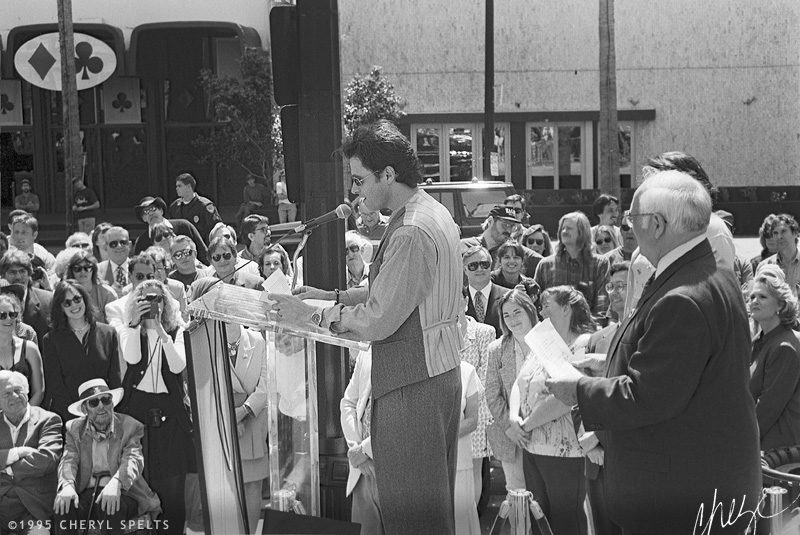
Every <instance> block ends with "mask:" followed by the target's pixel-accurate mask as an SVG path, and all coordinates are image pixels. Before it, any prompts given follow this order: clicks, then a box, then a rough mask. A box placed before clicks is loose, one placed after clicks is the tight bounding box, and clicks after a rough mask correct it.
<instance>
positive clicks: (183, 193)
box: [168, 173, 222, 243]
mask: <svg viewBox="0 0 800 535" xmlns="http://www.w3.org/2000/svg"><path fill="white" fill-rule="evenodd" d="M196 190H197V180H195V178H194V177H193V176H192V175H190V174H189V173H182V174H180V175H178V178H176V179H175V192H176V193H177V194H178V198H177V199H175V200H174V201H172V204H170V205H169V211H168V213H169V217H170V219H185V220H187V221H189V222H190V223H192V224H193V225H194V226H195V227H197V231H198V232H199V233H200V236H202V237H203V238H204V239H205V237H206V236H208V234H209V232H211V229H212V228H214V225H216V224H217V223H220V222H221V221H222V218H221V217H220V216H219V212H218V211H217V207H216V206H214V203H213V202H212V201H211V200H210V199H207V198H206V197H201V196H200V195H198V194H197V192H196ZM209 243H210V242H209Z"/></svg>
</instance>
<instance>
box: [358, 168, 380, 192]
mask: <svg viewBox="0 0 800 535" xmlns="http://www.w3.org/2000/svg"><path fill="white" fill-rule="evenodd" d="M382 171H383V169H378V170H377V171H373V172H371V173H368V174H367V175H366V176H363V177H359V176H355V175H353V176H351V177H350V179H351V180H352V181H353V184H355V185H356V186H358V187H359V188H360V187H361V186H363V185H364V181H365V180H366V179H367V177H368V176H374V177H375V179H376V180H379V179H378V175H379V174H381V172H382ZM375 173H378V175H376V174H375Z"/></svg>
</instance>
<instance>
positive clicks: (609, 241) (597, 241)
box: [594, 238, 611, 245]
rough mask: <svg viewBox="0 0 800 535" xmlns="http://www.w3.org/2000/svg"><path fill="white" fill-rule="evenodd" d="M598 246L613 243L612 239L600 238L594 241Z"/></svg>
mask: <svg viewBox="0 0 800 535" xmlns="http://www.w3.org/2000/svg"><path fill="white" fill-rule="evenodd" d="M594 242H595V243H596V244H597V245H603V244H604V243H611V238H598V239H596V240H594Z"/></svg>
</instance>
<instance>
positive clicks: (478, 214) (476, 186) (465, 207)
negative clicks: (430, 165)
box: [420, 181, 516, 238]
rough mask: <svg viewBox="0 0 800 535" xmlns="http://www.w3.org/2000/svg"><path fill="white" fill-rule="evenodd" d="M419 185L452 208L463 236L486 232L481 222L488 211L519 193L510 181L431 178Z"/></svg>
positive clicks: (454, 218) (468, 236)
mask: <svg viewBox="0 0 800 535" xmlns="http://www.w3.org/2000/svg"><path fill="white" fill-rule="evenodd" d="M420 186H421V187H422V188H423V189H424V190H425V191H427V192H428V193H429V194H430V195H431V196H432V197H433V198H434V199H436V200H437V201H439V202H440V203H442V204H443V205H444V206H446V207H447V209H448V210H450V214H451V215H452V216H453V220H455V222H456V224H457V225H458V226H459V228H460V229H461V237H462V238H470V237H472V236H477V235H478V234H480V233H481V232H483V230H482V229H481V223H483V222H484V221H485V220H486V218H487V217H488V216H489V211H491V209H492V208H493V207H495V206H497V205H498V204H503V201H504V200H505V198H506V197H508V196H509V195H514V194H515V193H516V191H515V190H514V186H512V185H511V184H508V183H506V182H497V181H487V182H481V181H473V182H433V181H428V182H426V183H424V184H420Z"/></svg>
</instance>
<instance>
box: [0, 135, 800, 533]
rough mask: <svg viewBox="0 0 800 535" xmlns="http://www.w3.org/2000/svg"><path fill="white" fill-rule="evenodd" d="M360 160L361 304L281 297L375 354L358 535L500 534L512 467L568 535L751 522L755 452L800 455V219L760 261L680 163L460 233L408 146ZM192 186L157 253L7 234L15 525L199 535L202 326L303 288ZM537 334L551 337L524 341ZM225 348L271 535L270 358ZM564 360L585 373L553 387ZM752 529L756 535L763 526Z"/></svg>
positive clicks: (348, 408) (253, 234) (264, 238)
mask: <svg viewBox="0 0 800 535" xmlns="http://www.w3.org/2000/svg"><path fill="white" fill-rule="evenodd" d="M375 147H381V148H382V150H375ZM342 153H343V154H344V156H345V157H346V158H347V159H348V160H349V163H350V169H351V171H352V173H353V189H352V192H353V193H354V194H355V195H357V196H358V201H357V202H356V208H357V211H358V221H357V223H356V225H355V228H354V229H352V230H350V231H348V232H347V234H346V236H345V246H346V257H345V261H346V265H345V266H344V267H345V268H346V271H347V285H346V287H345V288H342V289H334V290H321V289H316V288H311V287H306V286H302V287H300V288H298V290H297V292H296V293H297V296H296V297H295V296H272V295H271V296H270V298H271V299H272V298H274V299H273V301H274V302H275V305H274V309H275V311H276V312H277V314H278V317H280V318H282V319H285V320H287V321H297V322H311V323H314V324H316V325H319V326H323V327H325V328H328V329H330V330H331V331H332V332H334V333H338V334H342V335H345V336H348V337H353V338H358V339H361V340H367V341H371V342H372V347H371V349H370V350H369V351H365V352H361V353H360V354H358V355H357V356H356V355H354V357H355V359H354V363H353V364H354V370H353V373H352V376H351V380H350V383H349V385H348V387H347V389H346V391H345V392H344V396H343V398H342V400H341V425H342V429H343V431H344V436H345V439H346V441H347V444H348V447H349V449H348V460H349V463H350V468H351V471H350V477H349V479H348V482H347V493H348V495H352V503H353V510H352V518H353V520H354V521H356V522H359V523H361V524H362V533H369V534H373V533H423V532H436V533H459V534H461V533H464V534H477V533H480V527H479V524H478V518H479V514H481V513H482V512H483V511H484V510H485V509H486V506H487V500H488V492H489V487H490V479H491V477H492V476H491V472H490V470H489V466H490V459H492V458H494V459H497V460H499V461H500V462H501V466H502V471H503V474H504V477H505V483H506V488H507V489H508V491H519V490H527V491H530V492H531V493H532V496H533V498H534V499H535V500H536V501H537V502H538V504H539V505H540V506H541V508H542V510H543V511H544V514H545V517H546V518H547V520H548V522H549V524H550V526H551V527H552V530H553V532H554V533H557V534H559V535H565V534H572V533H574V534H583V533H588V532H589V531H590V530H592V531H593V532H594V533H602V534H605V533H610V534H614V533H670V534H674V533H689V532H691V530H692V529H693V527H694V528H696V527H697V526H698V525H699V527H700V528H702V527H703V526H706V525H709V526H710V525H711V524H712V523H714V522H718V524H715V525H714V531H720V532H724V528H726V527H729V526H726V525H719V522H720V521H719V520H718V519H717V518H716V517H714V516H713V513H712V508H713V507H714V505H713V503H712V500H717V501H718V502H720V503H722V504H723V507H727V506H728V504H730V503H731V500H733V499H735V500H737V501H736V503H737V506H736V507H737V508H738V507H739V505H740V504H746V505H747V506H748V507H749V509H748V510H753V511H755V510H756V509H757V507H756V502H757V501H758V498H759V494H760V490H759V489H760V460H759V454H758V453H759V451H760V450H767V449H772V448H777V447H782V446H793V445H796V444H798V441H800V342H799V341H798V333H797V331H796V330H795V329H797V328H798V306H797V294H798V288H799V287H800V253H798V248H797V239H798V236H800V226H799V225H798V223H797V221H796V220H795V218H794V217H793V216H791V215H789V214H775V215H770V216H768V217H767V218H766V219H765V220H764V223H763V225H762V226H761V228H760V229H759V237H760V240H761V244H762V247H763V251H762V253H761V254H760V255H758V256H757V257H756V258H752V259H750V258H740V257H739V256H737V255H736V250H735V247H734V244H733V238H732V233H731V228H732V225H733V222H732V220H731V216H730V214H727V213H722V212H721V213H714V212H712V202H713V196H714V193H715V190H714V187H713V185H712V184H711V182H710V181H709V179H708V176H707V175H706V173H705V171H704V170H703V168H702V166H701V165H700V164H699V162H698V161H697V160H696V159H694V158H693V157H691V156H690V155H687V154H684V153H679V152H671V153H665V154H662V155H660V156H658V157H655V158H653V159H651V160H650V161H649V162H648V165H647V167H646V168H645V173H644V175H645V178H644V182H643V183H642V185H641V186H640V187H639V188H638V189H637V191H636V194H635V195H634V198H633V201H632V203H631V206H630V207H628V208H627V209H623V208H625V207H623V206H621V205H620V201H619V199H617V198H616V197H613V196H611V195H607V194H603V195H600V196H599V197H598V198H597V200H596V202H595V203H594V206H593V213H592V214H590V216H591V217H592V218H593V219H594V223H596V224H595V225H594V226H592V221H590V217H589V216H587V215H586V214H584V213H582V212H579V211H576V212H570V213H566V214H565V215H563V216H562V217H561V219H560V220H559V224H558V229H557V233H556V235H555V236H554V238H555V239H556V240H557V241H555V240H554V241H551V237H550V235H549V234H548V232H547V230H546V229H545V228H544V227H543V226H542V225H541V224H537V223H536V214H535V213H530V212H529V211H528V210H527V208H526V204H525V200H524V198H523V197H521V196H519V195H514V196H511V197H508V198H507V199H506V200H505V203H504V204H503V205H498V206H496V207H494V208H493V209H492V210H491V211H490V213H489V216H488V217H487V219H486V221H485V222H484V224H483V230H482V233H481V234H480V235H478V236H476V237H471V238H460V237H459V233H458V229H457V227H456V226H455V224H454V223H452V219H451V218H450V217H449V214H448V212H447V211H446V209H445V208H444V207H443V206H441V205H440V204H439V203H437V202H436V201H434V200H433V199H432V198H431V197H430V196H429V195H427V194H426V193H425V192H424V191H422V190H421V189H419V188H417V186H416V184H417V183H418V176H417V175H418V171H415V169H417V167H418V163H417V162H416V158H415V157H414V156H413V151H411V150H410V144H409V143H408V140H407V139H406V138H404V137H403V136H402V134H400V133H399V132H398V131H397V129H396V128H395V127H394V126H393V125H391V124H390V123H386V122H378V123H375V124H373V125H369V126H367V127H362V128H361V129H359V130H358V131H357V132H356V134H354V136H353V138H351V139H349V140H348V141H347V142H346V143H345V145H344V146H343V148H342ZM392 155H394V156H392ZM196 185H197V184H196V181H195V180H194V178H193V177H192V176H191V175H188V174H183V175H180V176H178V177H177V179H176V191H177V193H178V196H179V198H178V199H177V200H176V201H175V202H174V203H173V204H172V205H171V206H169V207H168V206H167V205H166V203H165V202H164V201H163V199H161V198H159V197H145V198H143V199H142V200H141V201H140V202H139V203H138V204H137V205H136V206H135V210H136V214H137V216H138V217H139V218H140V219H141V220H142V221H143V222H144V223H145V224H146V225H147V229H146V230H145V231H144V232H142V233H141V234H140V235H139V236H136V237H135V238H132V236H131V235H130V233H129V231H128V230H127V229H125V228H124V227H121V226H118V225H114V224H113V223H106V222H103V223H100V224H97V225H96V226H95V227H94V228H93V229H92V230H91V232H90V233H89V232H86V233H85V232H78V233H75V234H73V235H71V236H70V237H69V238H68V239H67V241H66V243H65V248H64V250H63V251H60V252H59V253H58V254H57V255H55V256H54V255H52V254H51V253H49V252H48V251H47V250H46V249H45V248H43V247H42V246H41V245H39V244H38V243H37V241H36V239H37V235H38V222H37V220H36V218H35V216H34V215H32V214H31V213H29V212H27V211H25V210H16V211H14V212H13V213H12V214H11V215H10V217H9V235H8V236H6V235H5V234H2V233H0V249H2V251H0V277H2V282H0V284H2V286H0V347H6V348H7V349H6V350H4V351H0V411H2V414H3V418H2V420H0V452H2V453H3V454H4V455H3V456H2V457H0V463H2V465H0V471H2V472H3V473H2V474H0V522H1V523H2V525H3V526H2V527H4V528H5V527H9V526H11V527H12V528H13V527H14V525H16V526H18V527H26V526H27V527H30V526H35V525H37V523H39V525H42V524H43V523H45V522H47V523H48V525H49V522H55V525H56V526H57V525H58V522H62V521H70V520H75V519H79V518H87V515H93V518H98V519H107V520H110V521H111V524H109V527H110V528H111V532H120V531H121V524H120V523H119V521H121V520H130V519H136V518H140V517H141V515H143V514H145V515H148V516H149V517H150V518H151V519H158V521H159V522H160V524H158V525H157V526H156V528H157V529H158V531H159V532H163V533H183V532H184V529H185V527H186V526H187V525H188V526H189V528H192V523H193V522H195V523H196V524H195V525H197V524H199V525H200V526H202V523H201V521H200V519H199V516H200V513H199V505H198V499H197V493H198V492H199V491H198V490H197V489H198V483H197V478H196V475H194V472H196V467H195V460H194V447H193V445H192V440H193V438H192V414H191V407H190V404H189V402H188V400H187V395H186V394H187V386H186V376H185V369H186V352H185V349H184V345H183V335H182V332H183V329H184V327H185V326H186V324H187V321H188V320H189V314H188V311H187V305H188V303H190V302H191V301H192V300H194V299H196V298H198V297H199V296H201V295H202V294H203V293H204V292H205V291H207V290H208V289H209V288H210V287H211V286H212V285H213V284H215V283H218V282H219V281H222V282H224V283H227V284H235V285H239V286H243V287H246V288H251V289H260V288H261V284H262V283H263V282H264V280H265V279H266V278H268V277H270V276H273V275H274V274H275V273H277V272H280V273H282V274H283V275H284V276H286V277H287V278H288V279H289V280H291V277H292V276H293V275H294V273H293V271H294V268H295V266H292V263H291V261H290V260H289V256H288V254H287V252H286V251H285V250H284V249H283V248H282V247H281V246H280V245H273V244H272V243H271V232H270V225H269V220H268V218H267V217H266V216H265V215H263V214H260V213H256V212H258V210H255V208H258V205H257V204H255V203H258V202H261V201H254V200H251V201H248V202H250V203H252V204H250V205H248V206H249V207H250V208H253V210H249V209H248V210H245V212H247V213H246V214H243V219H242V221H241V224H240V225H239V226H238V233H237V229H235V228H233V227H232V226H229V225H226V224H225V223H224V222H222V220H221V218H220V217H219V214H218V212H217V211H216V208H215V207H214V205H213V203H212V202H211V201H210V200H208V199H206V198H204V197H199V196H198V195H197V194H196V193H195V189H196ZM250 189H251V190H252V191H250V190H248V191H249V193H248V195H250V196H251V197H252V198H253V199H255V198H260V197H258V195H259V194H260V193H259V191H258V188H255V187H252V185H251V188H250ZM283 204H286V203H283ZM282 208H286V209H285V210H284V212H287V214H288V215H287V216H286V217H287V218H288V217H293V216H294V214H293V213H288V212H290V210H288V207H282ZM387 214H391V215H387ZM376 242H379V243H380V246H379V247H376V246H374V243H376ZM554 242H555V243H554ZM309 298H313V299H326V300H330V301H332V302H334V303H335V304H334V305H333V306H330V307H325V308H320V309H315V308H313V307H312V306H311V305H308V304H306V303H305V302H304V299H309ZM543 328H547V329H551V330H552V332H553V333H554V334H555V337H556V338H555V339H556V340H557V343H555V342H554V343H551V344H550V345H549V346H547V348H548V349H542V347H540V346H538V345H537V346H535V347H531V342H532V341H535V338H534V339H532V338H531V336H534V337H536V336H538V335H537V333H540V332H543V331H542V330H541V329H543ZM226 329H227V339H228V355H227V356H228V357H229V360H230V364H231V373H232V376H233V377H235V379H236V380H235V381H233V384H234V406H235V415H236V422H237V428H238V431H239V437H240V447H241V455H242V460H243V461H242V462H243V463H244V465H245V466H246V467H247V469H246V470H245V471H243V473H244V474H245V494H246V504H247V506H246V508H247V515H248V518H249V521H250V526H251V529H254V528H255V523H256V522H257V519H258V513H259V510H260V506H261V485H262V482H263V480H264V479H265V478H266V477H267V468H268V463H267V462H266V460H265V459H266V455H267V449H266V421H265V419H266V411H265V407H266V399H267V396H266V363H265V359H266V351H265V341H264V338H263V337H262V335H261V334H260V333H258V332H254V331H251V330H249V329H246V328H243V327H241V326H237V325H227V326H226ZM542 351H552V354H543V353H542ZM553 359H563V360H565V361H566V362H567V363H569V364H570V365H571V366H572V367H573V368H574V369H575V370H576V371H577V372H578V377H573V376H571V375H564V376H558V375H554V376H551V375H550V374H549V373H548V370H552V369H551V368H550V367H549V365H548V363H552V360H553ZM6 430H7V432H6ZM715 490H716V493H715V492H714V491H715ZM703 507H705V509H703ZM740 517H741V515H740ZM720 518H722V517H720ZM739 520H740V522H739V523H736V525H735V526H734V528H735V529H737V530H740V531H741V529H742V528H743V526H742V524H743V523H747V521H748V520H750V519H748V518H739ZM698 522H699V524H698ZM753 522H754V523H755V520H753ZM723 524H724V523H723ZM118 528H119V529H118ZM199 529H202V528H199ZM534 529H537V528H534ZM20 531H24V530H20ZM66 532H69V530H67V531H66Z"/></svg>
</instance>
